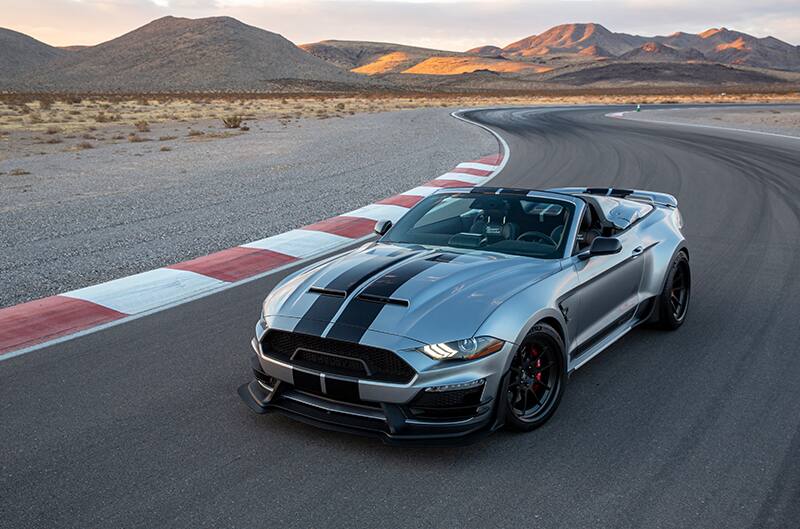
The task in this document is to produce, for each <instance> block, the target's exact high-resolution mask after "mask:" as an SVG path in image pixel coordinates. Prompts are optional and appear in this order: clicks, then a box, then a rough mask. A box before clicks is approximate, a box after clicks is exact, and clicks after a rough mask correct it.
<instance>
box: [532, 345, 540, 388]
mask: <svg viewBox="0 0 800 529" xmlns="http://www.w3.org/2000/svg"><path fill="white" fill-rule="evenodd" d="M531 355H533V357H534V358H535V359H536V361H535V362H534V363H533V367H534V368H535V369H539V368H540V367H542V358H541V353H540V352H539V350H538V349H537V348H536V347H531ZM533 378H535V379H536V382H541V381H542V373H536V374H535V375H534V376H533Z"/></svg>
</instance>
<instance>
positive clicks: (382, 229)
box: [375, 220, 392, 237]
mask: <svg viewBox="0 0 800 529" xmlns="http://www.w3.org/2000/svg"><path fill="white" fill-rule="evenodd" d="M391 227H392V221H391V220H379V221H378V222H376V223H375V233H376V234H377V235H380V236H381V237H382V236H384V235H386V232H387V231H389V228H391Z"/></svg>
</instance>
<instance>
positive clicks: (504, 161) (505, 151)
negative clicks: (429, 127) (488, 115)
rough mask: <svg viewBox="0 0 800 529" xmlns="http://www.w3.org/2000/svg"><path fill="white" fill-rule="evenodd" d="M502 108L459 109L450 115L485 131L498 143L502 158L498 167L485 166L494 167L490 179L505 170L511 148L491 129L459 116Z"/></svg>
mask: <svg viewBox="0 0 800 529" xmlns="http://www.w3.org/2000/svg"><path fill="white" fill-rule="evenodd" d="M499 108H503V107H481V108H472V109H461V110H456V111H455V112H451V113H450V115H451V116H453V117H454V118H456V119H460V120H461V121H463V122H464V123H469V124H470V125H474V126H477V127H480V128H482V129H483V130H485V131H487V132H488V133H489V134H491V135H492V136H494V137H495V138H496V139H497V141H498V142H499V143H500V146H501V150H502V155H503V158H502V159H501V160H500V165H497V166H487V167H494V170H493V171H492V174H490V175H489V177H490V179H491V178H494V177H495V176H497V175H498V174H500V172H501V171H502V170H503V169H504V168H505V166H506V164H507V163H508V160H509V159H510V158H511V147H509V146H508V142H507V141H506V140H505V138H503V136H501V135H500V134H499V133H497V132H495V131H494V130H493V129H492V128H491V127H489V126H487V125H484V124H483V123H476V122H474V121H470V120H468V119H467V118H465V117H464V116H462V115H461V113H462V112H466V111H467V110H497V109H499Z"/></svg>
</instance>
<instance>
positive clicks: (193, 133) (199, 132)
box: [189, 130, 205, 136]
mask: <svg viewBox="0 0 800 529" xmlns="http://www.w3.org/2000/svg"><path fill="white" fill-rule="evenodd" d="M203 134H205V132H203V131H202V130H190V131H189V136H202V135H203Z"/></svg>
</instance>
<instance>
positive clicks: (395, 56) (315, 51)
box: [0, 17, 800, 92]
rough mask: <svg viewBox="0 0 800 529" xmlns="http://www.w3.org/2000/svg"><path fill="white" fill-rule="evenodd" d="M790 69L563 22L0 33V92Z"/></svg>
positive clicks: (774, 47) (739, 76)
mask: <svg viewBox="0 0 800 529" xmlns="http://www.w3.org/2000/svg"><path fill="white" fill-rule="evenodd" d="M653 63H669V67H668V68H653V67H652V66H650V65H652V64H653ZM796 72H800V48H798V47H797V46H793V45H791V44H788V43H786V42H783V41H780V40H778V39H776V38H774V37H765V38H757V37H753V36H751V35H748V34H746V33H741V32H738V31H733V30H729V29H726V28H718V29H709V30H707V31H704V32H702V33H698V34H690V33H682V32H678V33H673V34H672V35H667V36H652V37H645V36H640V35H631V34H627V33H615V32H612V31H609V30H608V29H607V28H605V27H603V26H602V25H600V24H594V23H586V24H564V25H560V26H556V27H553V28H551V29H549V30H547V31H545V32H544V33H541V34H538V35H531V36H529V37H526V38H524V39H521V40H518V41H516V42H513V43H511V44H508V45H506V46H503V47H501V46H498V45H482V46H478V47H475V48H472V49H469V50H467V51H464V52H453V51H445V50H436V49H430V48H420V47H414V46H406V45H402V44H393V43H379V42H363V41H344V40H326V41H322V42H316V43H310V44H303V45H301V46H299V47H298V46H295V45H294V44H293V43H292V42H290V41H289V40H287V39H285V38H284V37H282V36H281V35H278V34H276V33H272V32H269V31H266V30H263V29H260V28H256V27H254V26H249V25H247V24H244V23H242V22H239V21H238V20H236V19H233V18H230V17H212V18H202V19H187V18H176V17H164V18H160V19H157V20H155V21H153V22H151V23H149V24H147V25H145V26H142V27H140V28H138V29H135V30H133V31H131V32H129V33H126V34H124V35H122V36H120V37H117V38H115V39H113V40H110V41H108V42H104V43H101V44H98V45H95V46H70V47H63V48H56V47H53V46H49V45H47V44H45V43H43V42H40V41H37V40H35V39H33V38H31V37H29V36H27V35H24V34H22V33H18V32H16V31H12V30H9V29H2V28H0V90H6V91H86V92H143V91H150V92H157V91H216V90H220V91H273V90H286V89H301V90H331V89H332V90H336V89H345V88H346V89H359V90H370V89H376V88H379V89H380V88H383V89H386V88H397V87H404V88H409V87H411V88H414V89H421V88H442V87H445V86H446V87H449V88H452V89H457V88H458V87H460V86H461V87H464V86H472V87H485V88H487V89H488V88H491V87H493V86H495V87H507V88H511V89H523V88H526V87H536V86H539V85H540V84H542V83H545V84H548V83H549V84H558V85H570V86H584V85H592V84H598V83H600V84H602V85H608V84H612V85H613V84H615V83H617V84H636V83H641V82H653V83H656V84H658V83H672V84H674V83H678V84H686V85H714V84H716V83H732V84H737V83H739V84H746V83H761V84H764V83H766V84H769V83H787V82H795V83H796V82H799V81H800V75H799V74H798V73H796ZM489 74H491V75H489Z"/></svg>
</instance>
